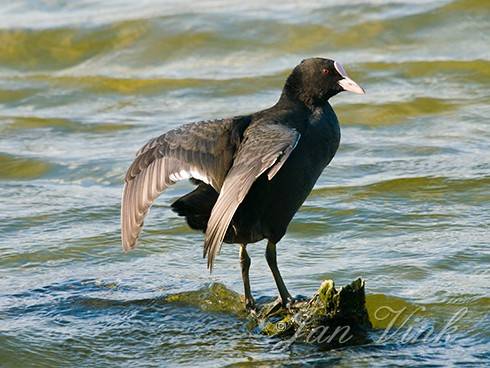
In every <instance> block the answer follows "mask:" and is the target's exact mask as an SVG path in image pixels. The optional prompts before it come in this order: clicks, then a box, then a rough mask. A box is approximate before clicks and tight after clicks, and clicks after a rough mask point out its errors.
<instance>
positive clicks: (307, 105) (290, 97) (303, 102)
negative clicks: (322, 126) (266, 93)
mask: <svg viewBox="0 0 490 368" xmlns="http://www.w3.org/2000/svg"><path fill="white" fill-rule="evenodd" d="M327 105H328V106H330V104H329V103H328V101H322V102H320V101H314V100H312V99H309V98H308V97H307V96H301V95H300V96H298V95H297V94H296V93H294V91H289V90H287V89H284V90H283V91H282V94H281V97H280V98H279V101H277V104H276V106H277V107H285V108H289V109H290V108H292V109H294V110H297V111H304V112H306V113H307V114H308V115H311V114H317V113H318V111H319V110H323V109H324V108H325V106H327Z"/></svg>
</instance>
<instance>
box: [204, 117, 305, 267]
mask: <svg viewBox="0 0 490 368" xmlns="http://www.w3.org/2000/svg"><path fill="white" fill-rule="evenodd" d="M299 138H300V134H299V133H298V132H297V131H296V130H294V129H290V128H288V127H285V126H283V125H278V124H254V125H253V126H250V127H249V128H248V129H247V130H246V131H245V134H244V139H243V141H242V143H241V145H240V148H239V149H238V152H237V155H236V157H235V160H234V161H233V166H232V167H231V169H230V171H229V172H228V175H227V176H226V179H225V181H224V183H223V186H222V188H221V192H220V194H219V197H218V200H217V201H216V204H215V205H214V207H213V210H212V211H211V216H210V218H209V221H208V227H207V231H206V240H205V243H204V254H203V255H204V257H206V256H207V257H208V268H209V269H210V270H212V267H213V262H214V258H215V257H216V255H217V254H218V253H219V250H220V249H221V243H222V242H223V239H224V237H225V234H226V231H227V229H228V226H229V225H230V222H231V220H232V218H233V215H234V214H235V211H236V209H237V208H238V206H239V205H240V203H241V202H242V201H243V199H244V198H245V196H246V195H247V193H248V191H249V189H250V187H251V186H252V184H253V183H254V181H255V179H257V178H258V177H259V176H260V175H262V174H263V173H264V172H266V171H267V170H268V169H270V170H269V172H268V178H269V180H271V179H272V178H273V177H274V175H275V174H276V173H277V172H278V171H279V169H280V168H281V166H282V165H283V164H284V162H285V161H286V159H287V158H288V156H289V154H290V153H291V151H292V150H293V149H294V147H295V146H296V144H297V143H298V141H299Z"/></svg>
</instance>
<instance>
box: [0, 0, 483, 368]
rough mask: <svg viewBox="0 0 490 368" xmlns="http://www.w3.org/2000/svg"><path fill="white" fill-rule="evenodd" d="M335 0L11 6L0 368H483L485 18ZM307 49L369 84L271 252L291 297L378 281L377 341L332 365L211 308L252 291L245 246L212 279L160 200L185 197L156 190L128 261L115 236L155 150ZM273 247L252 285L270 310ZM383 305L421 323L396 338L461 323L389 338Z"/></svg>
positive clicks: (271, 93)
mask: <svg viewBox="0 0 490 368" xmlns="http://www.w3.org/2000/svg"><path fill="white" fill-rule="evenodd" d="M305 3H306V2H305ZM338 4H339V2H335V1H325V2H320V1H315V2H309V4H303V3H300V2H297V3H289V4H285V3H284V2H282V1H277V2H276V1H274V2H271V1H269V2H264V1H250V2H239V1H230V2H226V3H224V2H221V1H202V2H199V3H194V2H192V1H186V2H182V1H167V2H164V4H161V3H160V2H157V1H151V0H143V1H137V2H131V1H124V0H119V1H114V2H105V1H100V0H91V1H78V2H71V1H27V0H25V1H22V0H19V1H16V2H11V3H10V2H9V3H7V2H3V5H2V6H1V7H0V219H1V221H0V366H7V367H15V366H19V367H27V366H43V367H55V366H73V365H77V366H83V367H101V366H110V365H114V366H121V365H124V366H126V365H131V366H153V365H155V366H168V365H180V366H196V364H200V365H203V366H253V367H255V366H264V367H266V366H267V367H269V366H281V365H287V366H299V365H300V364H309V365H311V366H318V365H323V364H328V363H335V364H337V365H339V366H366V365H373V366H377V365H379V366H387V365H396V364H398V365H409V366H414V365H420V364H422V365H423V364H427V365H432V366H437V365H447V364H451V363H463V364H466V365H484V364H485V363H487V364H488V362H489V359H490V357H489V353H488V352H489V350H490V334H489V329H490V321H489V317H488V310H489V306H490V297H489V288H488V285H489V282H490V280H489V274H488V268H489V261H490V254H489V251H488V249H489V247H488V245H489V240H490V236H489V222H490V211H489V210H490V159H489V158H490V146H489V143H488V142H489V139H490V130H489V124H488V120H489V116H490V107H489V106H490V104H489V103H490V94H489V88H490V49H489V47H488V45H489V44H490V39H489V38H490V37H489V35H490V23H489V19H490V7H489V6H488V3H487V2H485V1H475V0H459V1H449V0H447V1H399V0H395V1H362V0H359V1H350V2H344V5H338ZM309 56H324V57H331V58H335V59H336V60H339V61H341V62H343V63H344V65H345V66H346V68H347V70H348V71H349V72H350V74H351V75H352V76H353V77H354V79H355V80H357V81H359V83H360V84H362V85H363V86H364V87H366V89H367V91H368V94H367V95H365V96H362V97H359V96H354V95H348V94H342V95H340V96H337V97H335V98H334V99H333V101H332V104H333V106H334V108H335V110H336V111H337V114H338V116H339V120H340V121H341V125H342V142H341V147H340V149H339V152H338V153H337V156H336V157H335V159H334V160H333V162H332V163H331V165H330V166H329V168H327V170H326V171H325V172H324V174H323V175H322V176H321V178H320V180H319V182H318V183H317V186H316V188H315V189H314V191H313V193H312V194H311V196H310V197H309V199H308V200H307V202H306V203H305V205H304V206H303V207H302V209H301V210H300V211H299V212H298V214H297V215H296V217H295V219H294V221H293V222H292V224H291V225H290V228H289V231H288V234H287V236H286V237H285V238H284V239H283V241H282V242H281V243H280V245H279V258H280V259H279V262H280V265H281V269H282V273H283V276H284V278H285V280H286V282H287V284H288V285H289V288H290V290H291V291H293V292H294V293H297V294H303V295H310V294H311V293H312V292H313V291H314V290H315V289H316V288H317V287H318V286H319V284H320V282H321V281H322V280H323V279H325V278H333V279H335V280H336V281H337V283H338V284H344V283H347V282H349V281H351V280H353V279H354V278H356V277H357V276H362V277H364V278H365V279H366V280H367V293H368V298H367V304H368V308H369V310H370V312H371V318H372V319H373V321H374V324H375V326H376V327H377V328H379V330H378V332H375V333H374V336H373V342H372V343H370V344H367V345H364V346H357V347H350V348H343V349H337V350H333V351H328V352H322V351H318V350H317V349H315V348H314V347H311V346H300V345H296V346H292V347H291V348H289V349H284V350H277V349H274V347H275V346H276V345H275V344H276V343H277V341H275V340H273V339H270V338H267V337H264V336H261V335H259V334H256V333H254V332H253V331H249V330H248V329H247V327H246V321H245V320H244V319H243V315H241V314H240V313H239V312H238V311H237V310H236V308H235V306H234V305H231V304H230V305H224V306H223V305H222V306H221V307H220V304H219V303H217V306H216V305H214V304H213V303H211V304H209V303H205V301H206V300H210V299H211V300H219V299H220V298H221V297H224V296H226V295H228V294H231V293H232V292H231V291H230V290H236V291H240V292H241V280H240V273H239V265H238V259H237V256H238V249H237V247H235V246H226V247H224V249H223V251H222V253H221V255H220V256H219V257H218V261H217V264H216V267H215V268H216V271H215V272H214V273H213V275H211V276H210V275H208V274H207V272H206V266H205V262H204V261H203V260H202V259H201V246H202V235H201V234H198V233H194V232H191V231H190V230H189V229H188V228H187V227H186V225H185V224H184V222H183V221H182V220H181V219H179V218H178V217H177V216H176V215H175V214H174V213H173V212H171V211H170V210H169V207H168V204H169V203H170V201H171V200H172V199H173V198H176V197H177V196H179V195H181V194H182V193H184V192H185V191H186V190H189V188H191V187H190V185H189V184H185V183H183V184H179V185H177V186H176V187H175V188H174V190H172V191H168V192H167V193H165V194H164V195H162V196H161V197H160V198H159V200H158V202H157V203H156V205H155V206H154V207H153V209H152V213H151V216H150V217H149V218H148V220H147V222H146V227H145V231H144V233H143V238H142V241H141V246H140V247H139V249H138V250H136V251H134V252H131V253H129V254H123V253H122V251H121V249H120V240H119V201H120V194H121V189H122V184H121V183H122V180H123V175H124V172H125V169H126V168H127V167H128V165H129V164H130V162H131V160H132V157H133V155H134V152H135V151H136V150H137V149H138V148H139V147H140V146H141V145H142V144H143V143H145V142H146V140H148V139H149V138H151V137H153V136H156V135H159V134H160V133H161V132H163V131H165V130H168V129H170V128H173V127H176V126H178V125H179V124H181V123H182V122H188V121H194V120H200V119H208V118H216V117H226V116H232V115H236V114H241V113H248V112H252V111H256V110H259V109H261V108H265V107H267V106H270V105H271V104H272V103H274V102H275V100H276V99H277V98H278V95H279V92H280V89H281V87H282V83H283V81H284V79H285V77H286V75H287V74H288V72H289V70H290V69H291V68H292V67H293V66H294V65H296V64H297V63H298V62H299V61H300V60H301V59H303V58H305V57H309ZM263 251H264V246H263V244H257V245H256V246H252V247H251V253H252V254H251V255H252V287H253V289H254V292H255V295H256V296H258V297H259V298H271V297H273V296H275V294H276V290H275V287H274V283H273V280H272V277H271V275H270V273H269V270H268V269H267V267H266V263H265V260H264V259H263ZM217 283H223V284H225V285H226V288H225V289H223V288H222V287H221V286H220V287H219V288H218V290H219V292H218V291H217V289H216V285H220V284H217ZM210 285H211V286H210ZM179 293H183V294H179ZM175 300H177V302H175ZM386 306H388V307H390V308H392V309H393V310H396V311H398V310H402V309H404V308H405V309H404V311H405V312H404V313H405V314H407V313H408V312H410V311H414V310H417V311H419V312H417V313H416V314H415V315H414V317H413V318H407V320H408V322H407V324H405V325H404V326H402V327H403V331H407V329H408V330H410V329H412V330H413V331H415V330H417V329H422V328H423V327H424V328H425V327H427V326H430V327H433V328H434V329H435V331H436V332H438V333H442V332H444V328H445V326H446V327H447V324H448V323H452V322H451V318H453V317H455V316H456V317H458V316H459V317H461V318H459V317H458V318H455V319H457V321H455V322H454V327H455V330H451V331H450V332H451V333H450V335H451V336H450V337H451V338H450V339H446V338H444V339H440V340H439V341H435V340H434V339H432V340H430V341H423V340H422V339H414V340H412V341H406V339H403V338H402V336H400V334H399V335H398V336H395V337H393V338H391V339H388V340H387V341H384V340H380V339H379V337H380V334H381V333H382V331H383V330H382V328H385V327H387V320H384V321H381V320H379V321H378V320H376V319H375V315H376V310H377V309H378V308H379V307H386ZM458 313H459V314H458ZM398 325H400V323H398ZM446 337H447V336H446Z"/></svg>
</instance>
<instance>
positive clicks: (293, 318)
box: [164, 279, 372, 348]
mask: <svg viewBox="0 0 490 368" xmlns="http://www.w3.org/2000/svg"><path fill="white" fill-rule="evenodd" d="M164 299H165V302H166V303H182V304H185V305H194V306H196V307H198V308H200V309H201V310H203V311H206V312H212V313H228V314H234V315H236V316H237V317H239V318H244V319H245V318H248V319H249V323H248V328H249V329H250V330H254V331H257V332H259V333H262V334H265V335H268V336H271V337H277V338H279V339H281V343H280V344H278V345H277V347H278V348H281V347H287V346H289V345H291V344H292V343H294V342H302V343H311V344H316V345H320V346H321V347H325V348H331V347H336V346H347V345H357V344H361V343H365V342H367V341H369V340H368V337H367V334H368V332H369V330H370V329H371V328H372V326H371V322H370V321H369V317H368V312H367V309H366V297H365V294H364V281H363V280H362V279H357V280H355V281H353V282H351V283H350V284H349V285H347V286H345V287H343V288H340V289H339V290H337V289H336V288H335V284H334V282H333V281H332V280H325V281H323V283H322V284H321V286H320V288H319V289H318V291H317V292H316V293H315V294H314V295H313V297H312V298H311V299H309V300H304V301H297V302H294V303H293V304H292V305H291V306H290V307H289V308H283V307H281V306H280V304H278V303H275V302H272V303H266V304H262V305H258V307H257V312H251V313H248V312H247V311H246V310H245V307H244V297H243V296H241V295H240V294H238V293H237V292H235V291H232V290H230V289H228V288H227V287H226V286H225V285H223V284H220V283H212V284H210V285H208V286H206V287H203V288H201V289H199V290H195V291H188V292H183V293H177V294H173V295H168V296H167V297H165V298H164Z"/></svg>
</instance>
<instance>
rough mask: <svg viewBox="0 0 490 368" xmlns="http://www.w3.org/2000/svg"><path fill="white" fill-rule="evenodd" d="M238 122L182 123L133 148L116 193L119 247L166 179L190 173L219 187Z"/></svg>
mask: <svg viewBox="0 0 490 368" xmlns="http://www.w3.org/2000/svg"><path fill="white" fill-rule="evenodd" d="M244 123H247V124H248V122H247V121H246V119H243V118H241V119H238V118H236V119H225V120H214V121H205V122H199V123H192V124H187V125H184V126H182V127H180V128H177V129H174V130H171V131H169V132H167V133H165V134H163V135H161V136H159V137H157V138H153V139H152V140H150V141H149V142H148V143H146V144H145V145H144V146H143V147H142V148H141V149H140V150H139V151H138V152H137V154H136V158H135V160H134V161H133V163H132V164H131V166H130V167H129V169H128V171H127V173H126V177H125V184H124V189H123V193H122V201H121V238H122V246H123V249H124V250H126V251H127V250H130V249H133V248H134V247H135V246H136V241H137V239H138V236H139V234H140V232H141V229H142V227H143V221H144V218H145V216H146V214H147V212H148V210H149V208H150V207H151V205H152V203H153V201H154V200H155V199H156V198H157V197H158V196H159V195H160V193H162V192H163V191H164V190H165V189H166V188H168V187H169V186H170V185H172V184H174V183H175V182H177V181H179V180H183V179H189V178H195V179H198V180H202V181H204V182H206V183H208V184H210V185H211V186H213V187H214V188H215V189H216V190H217V191H219V190H220V189H221V186H222V184H223V182H224V179H225V176H226V173H227V172H228V170H229V169H230V167H231V163H232V160H233V156H234V154H235V150H236V147H237V144H238V141H239V136H241V133H242V132H243V129H245V128H244V126H245V124H244ZM242 126H243V127H242Z"/></svg>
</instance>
